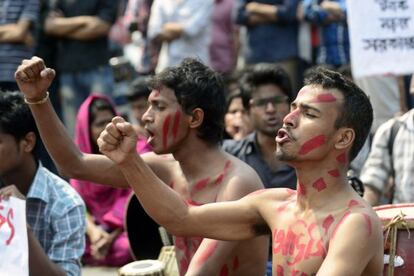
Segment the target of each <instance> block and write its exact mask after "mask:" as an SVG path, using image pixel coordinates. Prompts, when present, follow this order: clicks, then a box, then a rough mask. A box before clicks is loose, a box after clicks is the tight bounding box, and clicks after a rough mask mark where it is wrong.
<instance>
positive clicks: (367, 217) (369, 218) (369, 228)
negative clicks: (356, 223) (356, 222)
mask: <svg viewBox="0 0 414 276" xmlns="http://www.w3.org/2000/svg"><path fill="white" fill-rule="evenodd" d="M363 215H364V219H365V222H366V223H367V231H368V236H371V234H372V222H371V217H370V216H368V215H367V214H363Z"/></svg>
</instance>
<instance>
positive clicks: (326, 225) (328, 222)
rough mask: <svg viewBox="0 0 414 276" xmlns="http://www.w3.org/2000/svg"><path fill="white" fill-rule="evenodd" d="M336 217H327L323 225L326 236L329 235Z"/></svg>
mask: <svg viewBox="0 0 414 276" xmlns="http://www.w3.org/2000/svg"><path fill="white" fill-rule="evenodd" d="M334 220H335V219H334V217H333V216H332V215H329V216H327V217H326V218H325V219H324V220H323V223H322V227H323V228H324V229H325V235H327V234H328V231H329V227H331V225H332V223H333V222H334Z"/></svg>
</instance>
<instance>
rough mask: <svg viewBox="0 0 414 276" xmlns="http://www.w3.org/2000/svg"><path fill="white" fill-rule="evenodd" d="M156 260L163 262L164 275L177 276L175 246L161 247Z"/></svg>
mask: <svg viewBox="0 0 414 276" xmlns="http://www.w3.org/2000/svg"><path fill="white" fill-rule="evenodd" d="M158 260H159V261H161V262H163V263H164V276H179V275H180V273H179V272H178V264H177V259H176V258H175V247H174V246H164V247H163V248H162V249H161V252H160V255H159V256H158Z"/></svg>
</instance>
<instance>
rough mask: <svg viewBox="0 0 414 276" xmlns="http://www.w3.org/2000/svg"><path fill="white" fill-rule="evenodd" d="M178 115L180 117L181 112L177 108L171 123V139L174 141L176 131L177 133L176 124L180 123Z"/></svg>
mask: <svg viewBox="0 0 414 276" xmlns="http://www.w3.org/2000/svg"><path fill="white" fill-rule="evenodd" d="M180 117H181V112H180V111H178V110H177V112H175V115H174V124H173V129H172V132H173V141H174V142H175V139H177V133H178V126H179V124H180Z"/></svg>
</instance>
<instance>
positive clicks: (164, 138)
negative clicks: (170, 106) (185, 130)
mask: <svg viewBox="0 0 414 276" xmlns="http://www.w3.org/2000/svg"><path fill="white" fill-rule="evenodd" d="M170 121H171V115H168V116H167V118H165V121H164V124H163V126H162V144H163V146H164V149H165V148H167V145H168V130H169V129H170Z"/></svg>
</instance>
